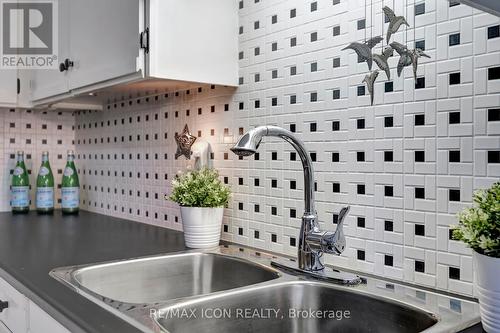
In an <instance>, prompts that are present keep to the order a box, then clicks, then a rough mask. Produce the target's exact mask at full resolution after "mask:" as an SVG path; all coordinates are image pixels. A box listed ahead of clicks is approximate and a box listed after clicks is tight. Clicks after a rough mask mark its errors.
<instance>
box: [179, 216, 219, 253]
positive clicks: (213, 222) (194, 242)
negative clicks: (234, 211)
mask: <svg viewBox="0 0 500 333" xmlns="http://www.w3.org/2000/svg"><path fill="white" fill-rule="evenodd" d="M223 213H224V207H216V208H206V207H203V208H202V207H181V218H182V228H183V230H184V241H185V242H186V246H187V247H190V248H194V249H206V248H211V247H215V246H218V245H219V241H220V233H221V227H222V214H223Z"/></svg>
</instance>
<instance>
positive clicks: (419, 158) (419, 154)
mask: <svg viewBox="0 0 500 333" xmlns="http://www.w3.org/2000/svg"><path fill="white" fill-rule="evenodd" d="M415 162H425V151H423V150H416V151H415Z"/></svg>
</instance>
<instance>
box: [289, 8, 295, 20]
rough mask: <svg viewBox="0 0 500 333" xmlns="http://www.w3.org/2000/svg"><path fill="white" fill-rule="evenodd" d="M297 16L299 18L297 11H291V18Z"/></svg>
mask: <svg viewBox="0 0 500 333" xmlns="http://www.w3.org/2000/svg"><path fill="white" fill-rule="evenodd" d="M295 16H297V9H295V8H293V9H290V18H294V17H295Z"/></svg>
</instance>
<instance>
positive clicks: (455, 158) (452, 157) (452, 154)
mask: <svg viewBox="0 0 500 333" xmlns="http://www.w3.org/2000/svg"><path fill="white" fill-rule="evenodd" d="M448 160H449V162H454V163H458V162H460V150H450V151H449V153H448Z"/></svg>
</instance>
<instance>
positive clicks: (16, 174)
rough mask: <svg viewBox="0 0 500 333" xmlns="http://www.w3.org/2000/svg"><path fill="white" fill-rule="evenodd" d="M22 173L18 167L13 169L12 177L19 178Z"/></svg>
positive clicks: (21, 169)
mask: <svg viewBox="0 0 500 333" xmlns="http://www.w3.org/2000/svg"><path fill="white" fill-rule="evenodd" d="M23 173H24V170H23V168H21V167H20V166H18V167H16V168H15V169H14V176H20V175H22V174H23Z"/></svg>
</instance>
